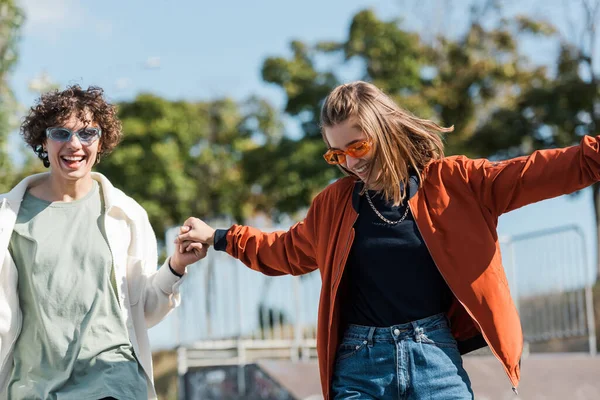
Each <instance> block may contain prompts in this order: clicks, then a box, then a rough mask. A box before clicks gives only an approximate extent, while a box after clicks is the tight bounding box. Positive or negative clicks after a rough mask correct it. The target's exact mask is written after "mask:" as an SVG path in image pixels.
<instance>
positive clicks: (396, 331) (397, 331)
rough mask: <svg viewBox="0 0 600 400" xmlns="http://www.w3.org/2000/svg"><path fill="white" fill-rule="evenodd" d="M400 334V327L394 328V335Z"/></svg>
mask: <svg viewBox="0 0 600 400" xmlns="http://www.w3.org/2000/svg"><path fill="white" fill-rule="evenodd" d="M399 334H400V329H398V328H396V329H394V336H398V335H399Z"/></svg>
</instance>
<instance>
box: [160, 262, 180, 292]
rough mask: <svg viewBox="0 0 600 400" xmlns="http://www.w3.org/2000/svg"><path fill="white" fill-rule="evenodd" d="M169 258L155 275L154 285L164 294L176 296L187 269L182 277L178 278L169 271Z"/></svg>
mask: <svg viewBox="0 0 600 400" xmlns="http://www.w3.org/2000/svg"><path fill="white" fill-rule="evenodd" d="M170 259H171V257H169V258H167V259H166V260H165V263H164V264H163V265H162V267H160V269H159V270H158V272H157V274H156V283H157V284H158V287H159V288H160V290H162V291H163V292H164V293H166V294H177V293H179V286H180V285H181V283H182V282H183V280H184V279H185V276H186V275H187V268H186V271H185V272H184V274H183V276H181V277H178V276H177V275H176V274H175V273H174V272H172V271H171V267H170V266H169V260H170Z"/></svg>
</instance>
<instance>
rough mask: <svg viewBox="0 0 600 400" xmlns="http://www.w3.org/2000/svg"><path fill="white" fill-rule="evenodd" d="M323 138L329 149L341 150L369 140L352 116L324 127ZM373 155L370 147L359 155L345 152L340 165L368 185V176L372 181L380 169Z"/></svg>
mask: <svg viewBox="0 0 600 400" xmlns="http://www.w3.org/2000/svg"><path fill="white" fill-rule="evenodd" d="M325 138H326V140H327V143H328V145H329V148H330V149H331V150H341V151H347V150H348V147H349V146H350V147H352V145H356V144H360V143H361V142H363V141H369V142H370V139H369V137H368V136H367V135H366V134H365V132H363V131H362V129H360V127H359V125H358V124H357V122H356V120H355V119H354V118H348V119H347V120H346V121H344V122H341V123H339V124H337V125H334V126H332V127H327V128H325ZM370 143H371V142H370ZM374 155H375V149H374V148H370V150H369V151H368V152H367V153H366V154H364V155H362V156H360V157H352V156H351V155H349V154H345V160H344V161H343V162H342V163H340V165H341V166H342V167H344V168H346V169H347V170H348V171H350V172H352V173H353V174H355V175H356V176H358V177H359V178H360V179H361V180H362V181H363V182H365V184H367V186H368V182H367V180H368V179H369V176H370V180H371V181H373V180H375V179H376V178H377V176H378V175H379V173H380V170H381V168H380V167H379V163H377V162H376V160H375V158H374Z"/></svg>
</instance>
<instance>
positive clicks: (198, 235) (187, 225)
mask: <svg viewBox="0 0 600 400" xmlns="http://www.w3.org/2000/svg"><path fill="white" fill-rule="evenodd" d="M180 231H181V232H180V235H179V236H177V239H175V243H176V244H178V245H180V246H181V247H182V249H183V250H186V248H188V247H189V245H188V246H185V247H183V243H184V242H199V243H202V244H207V245H209V246H212V245H214V244H215V230H214V229H213V228H211V227H210V226H208V225H207V224H206V223H205V222H204V221H202V220H201V219H198V218H194V217H191V218H188V219H187V220H186V221H185V222H184V223H183V226H182V227H181V230H180Z"/></svg>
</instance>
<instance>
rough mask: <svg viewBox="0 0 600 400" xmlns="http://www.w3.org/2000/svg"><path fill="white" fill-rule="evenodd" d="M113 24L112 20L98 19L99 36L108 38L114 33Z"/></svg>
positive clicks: (97, 31)
mask: <svg viewBox="0 0 600 400" xmlns="http://www.w3.org/2000/svg"><path fill="white" fill-rule="evenodd" d="M112 31H113V25H112V23H111V22H110V21H98V22H96V33H97V34H98V35H99V36H102V37H104V38H108V37H110V36H111V35H112Z"/></svg>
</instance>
